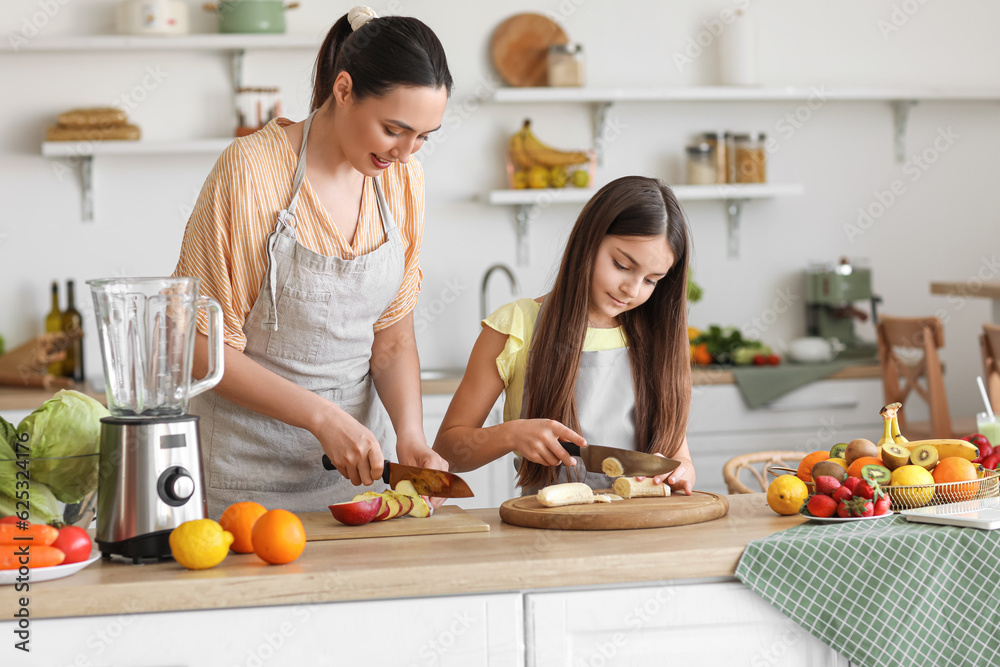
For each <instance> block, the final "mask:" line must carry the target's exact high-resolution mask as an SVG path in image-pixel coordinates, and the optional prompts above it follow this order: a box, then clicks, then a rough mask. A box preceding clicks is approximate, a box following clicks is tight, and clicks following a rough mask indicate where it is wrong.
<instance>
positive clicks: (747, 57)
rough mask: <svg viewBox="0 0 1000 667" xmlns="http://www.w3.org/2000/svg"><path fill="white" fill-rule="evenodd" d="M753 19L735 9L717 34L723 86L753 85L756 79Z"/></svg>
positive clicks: (720, 75)
mask: <svg viewBox="0 0 1000 667" xmlns="http://www.w3.org/2000/svg"><path fill="white" fill-rule="evenodd" d="M755 33H756V31H755V26H754V22H753V19H752V18H751V17H750V16H748V15H747V14H746V13H745V12H744V11H743V10H741V9H739V10H736V16H735V18H734V20H733V22H732V23H730V24H729V25H727V26H726V27H725V30H723V32H722V34H721V35H719V39H718V45H719V79H720V82H721V83H722V85H724V86H753V85H756V84H757V83H758V81H757V41H756V34H755Z"/></svg>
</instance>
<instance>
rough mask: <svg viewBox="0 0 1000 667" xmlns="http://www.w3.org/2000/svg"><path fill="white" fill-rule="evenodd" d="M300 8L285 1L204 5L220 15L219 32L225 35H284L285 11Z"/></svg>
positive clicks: (240, 0) (251, 0) (223, 0)
mask: <svg viewBox="0 0 1000 667" xmlns="http://www.w3.org/2000/svg"><path fill="white" fill-rule="evenodd" d="M298 6H299V3H297V2H292V3H290V4H288V5H285V3H284V2H283V0H219V2H218V3H217V4H215V3H209V4H206V5H204V7H205V9H206V10H209V11H214V12H215V13H216V14H217V15H218V17H219V32H225V33H283V32H285V10H286V9H294V8H296V7H298Z"/></svg>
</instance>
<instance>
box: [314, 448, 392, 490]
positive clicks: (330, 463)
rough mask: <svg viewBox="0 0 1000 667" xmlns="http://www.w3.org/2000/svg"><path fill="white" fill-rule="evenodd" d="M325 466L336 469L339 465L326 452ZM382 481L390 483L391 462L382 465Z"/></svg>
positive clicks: (324, 457)
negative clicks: (334, 463)
mask: <svg viewBox="0 0 1000 667" xmlns="http://www.w3.org/2000/svg"><path fill="white" fill-rule="evenodd" d="M323 467H324V468H325V469H327V470H336V469H337V466H335V465H333V461H331V460H330V457H329V456H327V455H326V454H324V455H323ZM382 481H383V482H385V483H386V484H388V483H389V462H388V461H386V462H385V464H384V465H383V466H382Z"/></svg>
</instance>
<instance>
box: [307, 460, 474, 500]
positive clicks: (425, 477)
mask: <svg viewBox="0 0 1000 667" xmlns="http://www.w3.org/2000/svg"><path fill="white" fill-rule="evenodd" d="M323 467H324V468H326V469H327V470H336V469H337V466H335V465H333V461H331V460H330V457H329V456H327V455H326V454H324V455H323ZM404 479H408V480H410V481H411V482H413V488H414V489H416V491H417V493H418V494H419V495H421V496H431V497H434V498H472V497H473V493H472V489H470V488H469V485H468V484H467V483H466V482H465V480H464V479H462V478H461V477H459V476H458V475H456V474H454V473H450V472H445V471H444V470H435V469H434V468H418V467H416V466H408V465H403V464H402V463H391V462H389V461H386V462H385V464H384V465H383V466H382V481H383V482H385V483H386V484H388V485H389V488H390V489H395V488H396V485H397V484H399V483H400V482H402V481H403V480H404Z"/></svg>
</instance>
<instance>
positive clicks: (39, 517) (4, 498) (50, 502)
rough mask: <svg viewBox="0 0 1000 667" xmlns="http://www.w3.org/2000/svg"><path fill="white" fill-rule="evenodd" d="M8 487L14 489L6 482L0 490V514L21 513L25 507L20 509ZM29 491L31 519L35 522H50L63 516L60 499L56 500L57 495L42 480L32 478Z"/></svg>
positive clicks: (29, 515) (29, 516) (29, 514)
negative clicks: (37, 480)
mask: <svg viewBox="0 0 1000 667" xmlns="http://www.w3.org/2000/svg"><path fill="white" fill-rule="evenodd" d="M8 488H10V489H11V490H13V486H11V487H8V486H7V485H6V484H4V485H3V488H2V490H0V516H13V515H15V514H20V512H21V511H22V510H23V507H22V508H21V509H18V507H17V505H16V504H15V501H14V498H13V497H12V496H11V495H10V493H9V492H8V490H7V489H8ZM28 492H29V493H30V495H29V497H28V498H27V501H28V520H29V521H31V522H33V523H50V522H52V521H55V520H56V519H61V518H62V512H60V509H59V501H58V500H56V497H55V495H54V494H53V493H52V490H51V489H49V487H47V486H45V485H44V484H42V483H41V482H36V481H34V480H32V482H31V486H29V487H28Z"/></svg>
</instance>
